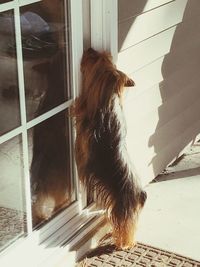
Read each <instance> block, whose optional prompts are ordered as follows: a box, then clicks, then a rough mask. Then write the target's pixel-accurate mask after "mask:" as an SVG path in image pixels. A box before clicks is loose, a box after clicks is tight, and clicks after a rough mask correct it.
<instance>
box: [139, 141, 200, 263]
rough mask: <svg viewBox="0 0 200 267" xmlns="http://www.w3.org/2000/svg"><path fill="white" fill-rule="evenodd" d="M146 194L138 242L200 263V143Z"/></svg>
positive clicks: (149, 186) (149, 187)
mask: <svg viewBox="0 0 200 267" xmlns="http://www.w3.org/2000/svg"><path fill="white" fill-rule="evenodd" d="M146 191H147V194H148V201H147V202H146V205H145V207H144V209H143V212H142V214H141V217H140V222H139V226H138V233H137V240H138V241H140V242H143V243H145V244H149V245H152V246H155V247H158V248H162V249H166V250H169V251H173V252H175V253H179V254H181V255H184V256H187V257H191V258H193V259H195V260H199V261H200V143H197V144H195V145H194V146H193V147H191V148H190V149H189V150H188V151H187V153H186V154H185V155H184V156H183V157H182V159H181V160H180V161H179V162H178V163H176V164H174V166H171V167H168V168H167V170H166V172H165V173H163V174H162V175H160V176H159V177H157V178H156V181H154V182H152V183H151V184H149V185H148V186H147V188H146Z"/></svg>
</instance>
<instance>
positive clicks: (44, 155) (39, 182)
mask: <svg viewBox="0 0 200 267" xmlns="http://www.w3.org/2000/svg"><path fill="white" fill-rule="evenodd" d="M69 133H70V129H69V121H68V119H67V116H66V112H65V111H63V112H60V113H59V114H57V115H55V116H53V117H51V118H49V119H48V120H46V121H44V122H42V123H40V124H38V125H36V126H35V127H34V128H33V129H31V130H30V132H29V154H30V158H31V162H30V165H31V166H30V172H31V185H32V200H33V224H34V226H37V225H38V224H40V223H41V222H44V221H46V220H48V219H50V218H51V217H52V216H53V215H55V213H56V212H58V211H59V210H60V209H62V208H64V207H66V206H68V205H69V204H70V203H72V201H74V200H75V199H74V193H73V192H74V190H73V183H72V180H71V170H70V158H71V157H70V149H69V143H70V137H69Z"/></svg>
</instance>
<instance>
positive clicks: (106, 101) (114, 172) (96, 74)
mask: <svg viewBox="0 0 200 267" xmlns="http://www.w3.org/2000/svg"><path fill="white" fill-rule="evenodd" d="M81 72H82V91H81V93H80V96H79V97H78V98H77V99H76V101H75V104H74V107H73V115H74V117H75V125H76V133H77V135H76V142H75V154H76V163H77V168H78V174H79V178H80V180H81V182H82V183H83V185H84V186H85V187H86V188H87V192H88V193H89V195H90V197H91V196H93V195H94V192H96V201H97V203H100V204H101V206H102V207H104V208H105V210H106V211H107V217H108V219H109V221H110V223H111V225H112V228H113V237H114V240H115V244H116V246H117V247H119V248H127V247H131V246H133V245H134V244H135V241H134V234H135V230H136V224H137V220H138V215H139V211H140V210H141V208H142V207H143V205H144V203H145V200H146V192H145V191H143V190H142V188H141V186H140V182H139V179H138V178H137V175H136V173H135V172H134V170H133V168H132V166H131V163H130V160H129V156H128V153H127V149H126V142H125V137H126V125H125V118H124V116H123V110H122V94H123V91H124V87H127V86H133V85H134V82H133V80H131V79H130V78H128V77H127V75H126V74H124V73H123V72H121V71H119V70H117V69H116V67H115V65H113V63H112V58H111V56H110V54H108V53H106V52H102V53H100V52H97V51H95V50H93V49H92V48H90V49H88V50H87V51H86V52H84V55H83V58H82V62H81Z"/></svg>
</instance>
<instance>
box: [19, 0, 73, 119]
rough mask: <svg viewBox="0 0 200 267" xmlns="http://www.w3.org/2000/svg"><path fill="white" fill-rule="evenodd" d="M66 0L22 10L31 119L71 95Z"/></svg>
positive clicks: (35, 4) (24, 53)
mask: <svg viewBox="0 0 200 267" xmlns="http://www.w3.org/2000/svg"><path fill="white" fill-rule="evenodd" d="M64 2H65V1H62V0H59V1H58V0H56V1H52V0H44V1H41V2H37V3H34V4H31V5H27V6H24V7H22V8H21V9H20V11H21V16H20V19H21V32H22V50H23V59H24V78H25V93H26V109H27V120H28V121H29V120H31V119H33V118H35V117H37V116H39V115H41V114H42V113H44V112H46V111H49V110H50V109H52V108H54V107H56V106H58V105H59V104H62V103H63V102H64V101H66V100H68V99H69V98H70V94H69V89H68V86H67V81H68V80H69V70H68V64H67V62H68V57H67V52H66V51H67V49H68V47H67V46H68V45H67V38H66V30H67V29H66V27H65V22H66V21H65V20H66V16H65V12H64V11H65V10H66V7H65V5H64ZM44 103H45V104H44ZM41 105H42V106H43V108H42V109H41Z"/></svg>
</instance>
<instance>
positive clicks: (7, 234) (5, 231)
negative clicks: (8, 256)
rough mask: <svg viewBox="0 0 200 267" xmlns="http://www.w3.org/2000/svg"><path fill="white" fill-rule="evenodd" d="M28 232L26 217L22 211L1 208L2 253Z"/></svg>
mask: <svg viewBox="0 0 200 267" xmlns="http://www.w3.org/2000/svg"><path fill="white" fill-rule="evenodd" d="M25 231H26V216H25V213H24V212H22V211H18V210H14V209H10V208H4V207H0V251H1V250H2V249H4V248H5V247H6V246H8V245H9V244H10V243H12V242H13V241H15V240H16V239H17V238H19V237H20V236H21V235H23V234H24V232H25Z"/></svg>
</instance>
